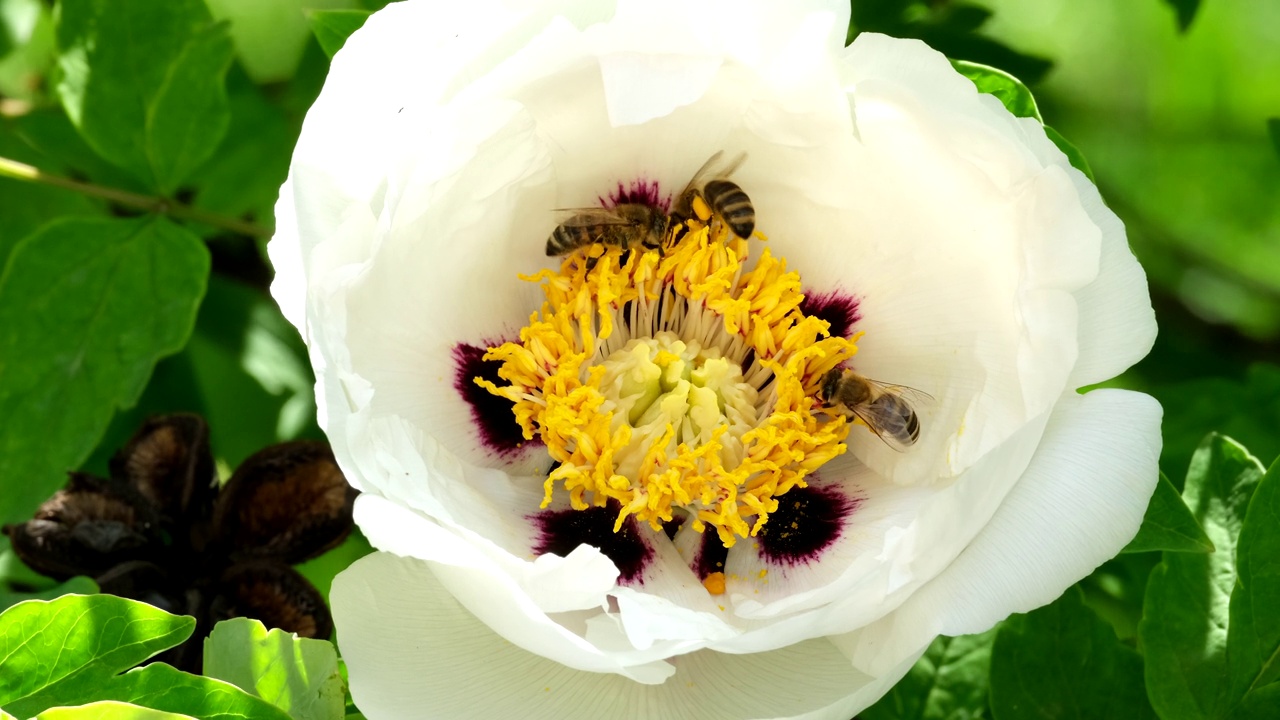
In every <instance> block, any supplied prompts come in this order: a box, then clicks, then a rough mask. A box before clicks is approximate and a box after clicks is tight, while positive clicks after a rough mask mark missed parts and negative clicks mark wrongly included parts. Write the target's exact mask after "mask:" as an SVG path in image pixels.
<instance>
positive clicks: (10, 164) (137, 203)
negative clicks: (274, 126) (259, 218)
mask: <svg viewBox="0 0 1280 720" xmlns="http://www.w3.org/2000/svg"><path fill="white" fill-rule="evenodd" d="M0 177H11V178H15V179H18V180H26V181H27V182H34V183H40V184H42V185H50V186H52V187H58V188H63V189H65V190H74V191H75V192H78V193H83V194H85V195H92V196H94V197H100V198H103V199H105V200H110V201H111V202H114V203H119V204H121V205H128V206H129V207H134V208H138V209H139V210H146V211H147V212H153V213H157V214H159V215H170V216H172V217H175V218H181V219H183V220H194V221H195V222H199V223H204V224H205V225H212V226H214V227H217V228H222V229H223V230H230V231H232V232H235V233H240V234H241V235H248V236H250V237H261V238H269V237H271V229H270V228H266V227H263V226H261V225H258V224H256V223H251V222H245V221H243V220H237V219H235V218H229V217H226V216H223V215H218V214H217V213H211V212H207V211H205V210H200V209H199V208H194V207H191V206H190V205H183V204H182V203H178V202H174V201H173V200H168V199H165V198H162V197H155V196H152V195H139V194H138V193H133V192H129V191H128V190H119V189H116V188H110V187H103V186H101V185H94V184H93V183H87V182H80V181H79V180H72V179H71V178H64V177H59V176H57V175H50V174H48V173H46V172H44V171H42V170H40V169H39V168H36V167H32V166H30V165H27V164H26V163H20V162H18V161H16V160H10V159H9V158H5V157H0Z"/></svg>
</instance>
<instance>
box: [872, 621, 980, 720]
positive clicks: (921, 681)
mask: <svg viewBox="0 0 1280 720" xmlns="http://www.w3.org/2000/svg"><path fill="white" fill-rule="evenodd" d="M996 630H997V628H992V629H991V630H988V631H987V632H984V633H979V634H977V635H964V636H961V637H938V638H936V639H935V640H934V641H933V644H932V645H930V646H929V649H928V650H926V651H925V653H924V657H922V658H920V660H919V661H918V662H916V664H915V666H914V667H912V668H911V670H909V671H908V672H907V675H906V677H904V678H902V680H900V681H898V684H897V685H894V686H893V689H892V690H890V691H889V694H888V695H885V696H884V697H883V698H881V699H880V701H879V702H877V703H876V704H875V705H872V706H871V707H869V708H867V709H866V710H863V711H862V712H861V713H860V714H859V715H858V717H859V718H861V720H977V719H978V718H982V717H986V714H985V710H986V706H987V676H988V670H989V666H990V664H991V644H992V642H993V641H994V640H995V636H996Z"/></svg>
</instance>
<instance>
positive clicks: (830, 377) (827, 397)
mask: <svg viewBox="0 0 1280 720" xmlns="http://www.w3.org/2000/svg"><path fill="white" fill-rule="evenodd" d="M843 375H844V373H843V372H841V371H840V368H831V369H830V370H828V371H827V374H826V375H823V376H822V385H820V386H819V388H818V395H819V396H820V397H821V398H822V401H823V402H825V403H827V404H828V405H830V404H832V400H834V399H835V397H836V393H837V392H839V390H840V378H841V377H842V376H843Z"/></svg>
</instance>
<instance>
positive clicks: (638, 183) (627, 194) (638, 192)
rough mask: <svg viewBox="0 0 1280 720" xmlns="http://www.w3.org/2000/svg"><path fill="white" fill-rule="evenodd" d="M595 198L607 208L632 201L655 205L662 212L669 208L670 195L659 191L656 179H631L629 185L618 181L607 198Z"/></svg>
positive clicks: (639, 203)
mask: <svg viewBox="0 0 1280 720" xmlns="http://www.w3.org/2000/svg"><path fill="white" fill-rule="evenodd" d="M596 199H597V200H599V201H600V204H601V205H603V206H605V207H607V208H611V207H614V206H615V205H625V204H628V203H632V204H636V205H648V206H649V207H655V208H658V209H659V210H661V211H662V212H668V211H670V210H671V195H666V196H664V195H663V194H662V193H661V192H660V191H659V189H658V181H657V180H632V181H631V185H630V186H627V185H623V184H622V183H618V189H617V190H613V191H611V192H610V193H609V197H608V198H602V197H597V198H596Z"/></svg>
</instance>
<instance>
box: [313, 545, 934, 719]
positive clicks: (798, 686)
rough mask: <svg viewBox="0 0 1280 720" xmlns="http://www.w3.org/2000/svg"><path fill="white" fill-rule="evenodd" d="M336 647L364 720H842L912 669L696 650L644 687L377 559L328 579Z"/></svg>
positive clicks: (825, 655)
mask: <svg viewBox="0 0 1280 720" xmlns="http://www.w3.org/2000/svg"><path fill="white" fill-rule="evenodd" d="M331 598H332V601H333V613H334V617H335V619H336V620H337V623H338V626H339V627H340V628H341V633H340V635H339V637H338V645H339V648H340V650H341V652H342V656H343V658H344V659H345V660H346V662H347V666H348V668H349V671H350V682H351V693H352V698H353V699H354V700H355V702H356V704H357V706H358V707H359V708H360V710H361V711H362V712H363V713H364V714H365V716H367V717H369V718H370V720H391V719H395V720H401V719H404V720H412V719H413V718H433V719H438V720H447V719H448V718H477V717H481V718H497V717H522V718H530V719H534V718H548V719H554V720H572V719H573V718H584V719H587V718H589V719H590V720H609V719H612V718H636V719H638V720H645V719H650V718H651V719H654V720H657V719H659V718H660V719H662V720H682V719H687V720H716V719H717V718H720V719H723V720H730V719H732V720H742V719H745V718H789V717H795V716H803V717H806V718H809V719H810V720H819V719H822V718H826V719H830V720H846V719H847V718H848V717H849V716H850V715H851V714H852V713H855V712H857V711H859V710H861V709H862V708H864V707H866V705H868V704H870V703H871V702H873V701H874V700H875V698H876V697H878V696H879V695H880V694H881V693H883V692H884V691H885V690H886V689H888V687H890V686H891V685H892V684H893V682H895V681H896V680H897V679H898V678H899V677H901V675H902V674H903V673H905V672H906V670H907V669H908V668H909V667H910V664H911V662H913V661H914V659H915V657H916V656H917V655H918V654H919V651H918V650H917V651H913V652H909V653H906V654H905V655H906V657H905V658H902V659H900V661H899V662H898V663H897V666H896V667H895V668H894V669H893V672H891V673H886V674H885V675H882V676H880V677H876V678H872V677H869V676H867V675H865V674H863V673H861V672H859V671H857V670H855V669H854V668H853V666H852V665H851V663H850V662H849V660H848V658H846V657H845V656H844V655H842V654H841V653H840V652H839V651H837V650H836V648H835V647H834V646H833V645H831V643H829V642H828V641H826V640H823V639H819V640H810V641H807V642H803V643H799V644H796V645H792V646H790V647H787V648H783V649H781V650H776V651H773V652H769V653H759V654H754V655H726V654H721V653H714V652H709V651H703V652H699V653H694V654H691V655H685V656H682V657H680V658H678V659H677V660H676V665H677V670H676V674H675V676H674V677H672V678H671V679H670V680H668V681H667V682H665V683H663V684H660V685H642V684H639V683H636V682H632V681H630V680H627V679H626V678H623V677H620V676H618V675H610V674H600V673H590V672H582V671H580V670H573V669H571V668H569V667H566V666H564V665H561V664H559V663H556V662H552V661H549V660H547V659H545V658H542V657H539V656H537V655H534V654H531V653H528V652H525V651H523V650H521V649H520V648H518V647H516V646H514V645H512V644H510V643H508V642H507V641H505V640H504V639H502V638H501V637H499V636H498V635H496V634H494V633H493V632H491V631H490V630H489V628H488V627H486V626H485V625H484V624H483V623H481V622H480V621H478V620H477V619H476V618H475V617H474V616H472V615H471V613H469V612H467V610H466V609H465V608H463V607H462V606H461V605H459V604H458V602H457V601H456V600H455V599H454V597H453V596H452V595H451V594H450V592H449V590H448V589H446V587H445V586H444V585H443V584H442V583H441V582H440V581H439V580H438V579H437V578H436V576H435V575H434V574H433V572H432V569H431V567H429V566H428V564H427V563H424V562H422V561H420V560H416V559H412V558H399V557H396V556H394V555H389V554H386V553H375V554H373V555H370V556H368V557H365V558H362V559H361V560H359V561H357V562H356V563H355V564H354V565H352V566H351V567H349V568H348V569H347V570H345V571H343V572H342V573H341V574H340V575H339V576H338V577H337V578H335V580H334V585H333V592H332V595H331Z"/></svg>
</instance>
